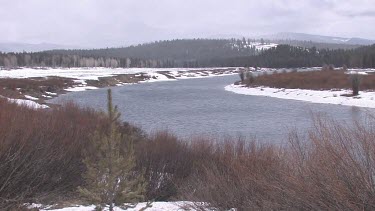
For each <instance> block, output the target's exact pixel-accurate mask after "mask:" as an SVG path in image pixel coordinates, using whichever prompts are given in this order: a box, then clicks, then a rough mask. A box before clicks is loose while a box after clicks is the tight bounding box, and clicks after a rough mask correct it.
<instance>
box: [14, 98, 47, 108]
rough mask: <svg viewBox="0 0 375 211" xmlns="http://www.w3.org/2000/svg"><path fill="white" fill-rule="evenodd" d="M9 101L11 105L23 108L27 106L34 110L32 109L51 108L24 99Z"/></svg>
mask: <svg viewBox="0 0 375 211" xmlns="http://www.w3.org/2000/svg"><path fill="white" fill-rule="evenodd" d="M7 100H8V101H9V102H11V103H16V104H18V105H21V106H26V107H28V108H32V109H43V108H49V107H48V106H47V105H41V104H39V103H36V102H34V101H31V100H23V99H11V98H7Z"/></svg>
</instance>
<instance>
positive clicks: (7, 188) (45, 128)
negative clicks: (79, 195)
mask: <svg viewBox="0 0 375 211" xmlns="http://www.w3.org/2000/svg"><path fill="white" fill-rule="evenodd" d="M0 108H1V109H0V125H1V127H0V161H1V163H0V207H2V206H8V205H9V204H17V203H19V202H21V201H26V200H28V201H30V200H31V201H35V200H36V199H40V198H44V197H51V198H52V196H56V195H60V196H61V195H64V194H65V193H67V192H69V191H72V190H74V189H76V187H77V186H78V185H80V184H81V183H82V178H81V173H82V167H83V166H82V162H81V161H80V160H81V150H82V149H83V148H84V147H85V145H86V143H87V140H88V135H89V133H90V131H94V130H95V129H96V128H98V127H100V125H101V123H102V122H103V119H102V117H101V115H99V114H98V113H97V112H95V111H93V110H91V109H81V108H79V107H77V106H75V105H73V104H66V105H65V106H62V107H61V108H57V109H51V110H49V111H46V110H30V109H28V108H26V107H22V106H16V105H14V104H11V103H8V102H7V101H5V100H1V99H0Z"/></svg>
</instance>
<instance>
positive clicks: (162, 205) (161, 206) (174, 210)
mask: <svg viewBox="0 0 375 211" xmlns="http://www.w3.org/2000/svg"><path fill="white" fill-rule="evenodd" d="M189 204H190V205H191V204H192V202H183V201H179V202H153V203H152V204H151V205H152V207H149V208H147V209H145V210H146V211H167V210H168V211H183V210H193V209H182V208H180V207H183V206H186V205H189ZM144 207H146V203H145V202H143V203H139V204H137V206H136V207H135V208H128V209H126V210H127V211H138V210H141V209H142V208H144ZM29 208H40V210H41V211H47V210H54V211H92V210H94V209H95V206H94V205H90V206H82V205H80V206H79V205H77V206H71V207H65V208H60V209H53V207H52V206H46V207H43V205H40V204H32V205H31V206H29ZM104 210H106V211H107V210H108V208H106V209H104ZM114 210H115V211H122V210H123V209H121V208H120V207H115V208H114Z"/></svg>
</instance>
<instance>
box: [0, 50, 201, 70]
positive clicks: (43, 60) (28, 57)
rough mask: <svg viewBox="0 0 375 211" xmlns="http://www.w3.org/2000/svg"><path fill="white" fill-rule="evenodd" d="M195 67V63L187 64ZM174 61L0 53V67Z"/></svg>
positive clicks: (168, 64)
mask: <svg viewBox="0 0 375 211" xmlns="http://www.w3.org/2000/svg"><path fill="white" fill-rule="evenodd" d="M187 64H189V65H195V63H187ZM175 66H176V65H175V64H174V61H170V60H163V61H161V60H154V59H138V58H115V57H99V56H90V57H89V56H87V57H86V56H81V55H76V54H71V55H70V54H50V53H45V52H40V53H39V52H38V53H0V67H5V68H16V67H66V68H70V67H109V68H117V67H125V68H129V67H153V68H159V67H175Z"/></svg>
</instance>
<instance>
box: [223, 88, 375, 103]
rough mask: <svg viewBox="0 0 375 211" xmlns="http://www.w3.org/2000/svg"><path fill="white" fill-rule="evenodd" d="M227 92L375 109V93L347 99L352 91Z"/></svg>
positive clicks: (239, 89) (266, 89) (229, 89)
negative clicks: (347, 95)
mask: <svg viewBox="0 0 375 211" xmlns="http://www.w3.org/2000/svg"><path fill="white" fill-rule="evenodd" d="M225 90H227V91H231V92H234V93H237V94H243V95H253V96H265V97H275V98H280V99H288V100H300V101H306V102H311V103H327V104H336V105H346V106H357V107H366V108H375V92H364V91H362V92H359V95H358V96H355V97H346V96H342V95H343V94H351V93H352V91H351V90H338V91H336V90H321V91H317V90H304V89H279V88H269V87H250V88H248V87H244V86H242V85H228V86H226V87H225Z"/></svg>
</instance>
